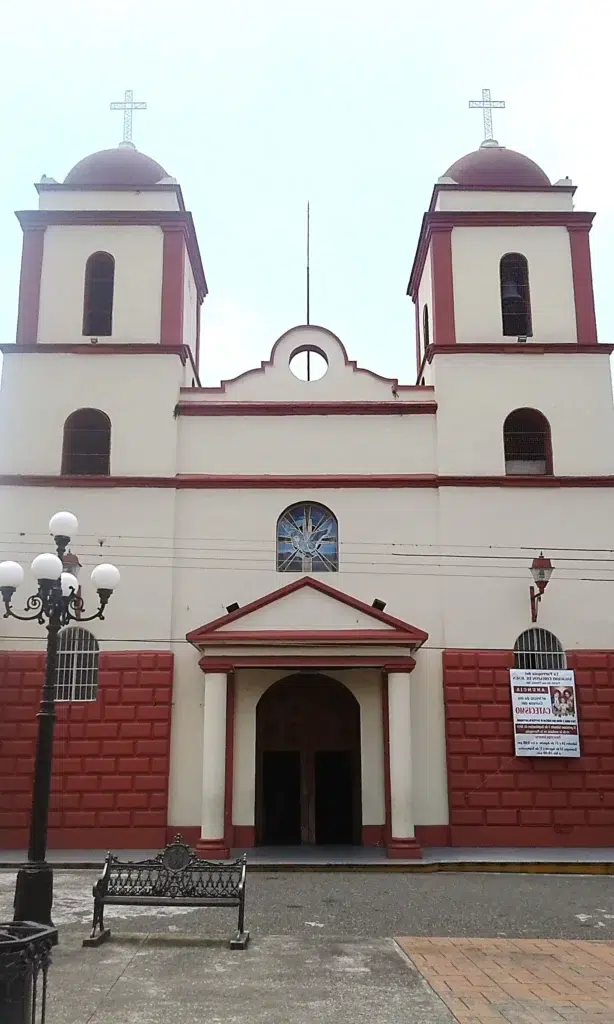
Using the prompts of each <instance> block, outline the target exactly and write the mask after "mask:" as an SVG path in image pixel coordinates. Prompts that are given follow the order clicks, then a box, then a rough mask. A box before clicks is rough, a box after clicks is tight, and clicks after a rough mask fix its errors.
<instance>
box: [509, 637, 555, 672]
mask: <svg viewBox="0 0 614 1024" xmlns="http://www.w3.org/2000/svg"><path fill="white" fill-rule="evenodd" d="M514 668H545V669H559V668H567V658H566V657H565V651H564V650H563V645H562V643H561V641H560V640H559V639H558V637H556V636H555V635H554V633H550V632H549V631H548V630H547V629H526V630H525V631H524V633H521V634H520V636H519V637H518V639H517V640H516V643H515V644H514Z"/></svg>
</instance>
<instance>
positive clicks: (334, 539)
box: [277, 501, 339, 572]
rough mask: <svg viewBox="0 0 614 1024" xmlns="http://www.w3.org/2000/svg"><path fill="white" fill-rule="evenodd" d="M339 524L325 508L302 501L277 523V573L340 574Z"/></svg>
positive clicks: (291, 507)
mask: <svg viewBox="0 0 614 1024" xmlns="http://www.w3.org/2000/svg"><path fill="white" fill-rule="evenodd" d="M338 533H339V530H338V524H337V520H336V518H335V516H334V515H333V513H332V512H331V511H330V509H328V508H326V507H325V506H324V505H317V504H315V503H314V502H311V501H302V502H299V503H298V504H296V505H291V506H290V508H287V509H286V510H285V512H282V514H281V515H280V517H279V519H278V520H277V571H278V572H337V571H338V569H339V541H338Z"/></svg>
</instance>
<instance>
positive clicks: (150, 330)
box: [38, 224, 162, 344]
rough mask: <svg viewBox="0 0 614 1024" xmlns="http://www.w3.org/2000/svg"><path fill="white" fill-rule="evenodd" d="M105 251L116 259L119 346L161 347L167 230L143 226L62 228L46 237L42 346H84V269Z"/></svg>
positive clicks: (115, 332) (116, 336) (115, 318)
mask: <svg viewBox="0 0 614 1024" xmlns="http://www.w3.org/2000/svg"><path fill="white" fill-rule="evenodd" d="M98 251H103V252H108V253H110V254H111V255H112V256H113V258H114V259H115V291H114V299H113V334H112V336H111V337H109V338H105V339H104V340H105V341H107V342H111V341H112V342H114V343H116V344H121V343H127V342H138V343H142V344H154V343H157V342H159V341H160V309H161V296H162V229H161V228H159V227H148V226H143V225H138V224H137V225H131V226H127V227H118V226H113V225H107V226H104V225H100V226H93V225H92V226H89V225H87V226H85V225H84V226H81V225H79V226H76V225H57V226H52V227H48V228H47V229H46V231H45V241H44V249H43V269H42V278H41V293H40V310H39V319H38V341H39V342H40V343H43V344H71V343H74V342H81V343H83V342H84V341H85V340H86V339H85V338H84V336H83V334H82V330H83V293H84V281H85V264H86V262H87V259H88V257H89V256H91V254H92V253H94V252H98Z"/></svg>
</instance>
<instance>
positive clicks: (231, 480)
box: [0, 346, 614, 491]
mask: <svg viewBox="0 0 614 1024" xmlns="http://www.w3.org/2000/svg"><path fill="white" fill-rule="evenodd" d="M600 347H601V346H600ZM0 487H54V488H55V487H79V488H83V487H85V488H95V489H98V488H102V489H106V488H122V487H124V488H135V487H137V488H138V487H142V488H152V489H156V488H157V489H162V490H165V489H171V490H177V491H202V490H206V491H223V490H273V491H280V490H283V491H287V490H297V489H300V490H306V489H308V490H323V489H326V490H331V489H333V490H344V489H351V490H372V489H376V488H377V489H380V490H399V489H400V490H404V489H406V490H409V489H413V488H418V489H420V488H433V489H436V488H438V487H512V488H514V487H541V488H546V489H548V488H551V487H555V488H556V487H599V488H601V487H614V476H608V475H603V476H438V475H437V474H435V473H433V474H428V473H408V474H401V473H399V474H378V475H364V476H361V475H359V474H355V475H349V474H348V475H345V474H335V473H329V474H327V475H321V476H306V475H305V476H262V475H260V476H257V475H250V476H248V475H244V474H242V475H233V476H231V475H226V476H222V475H219V474H198V475H197V474H195V475H193V476H190V475H182V474H178V475H177V476H54V475H53V474H51V473H48V474H17V473H14V474H8V473H6V474H4V475H0Z"/></svg>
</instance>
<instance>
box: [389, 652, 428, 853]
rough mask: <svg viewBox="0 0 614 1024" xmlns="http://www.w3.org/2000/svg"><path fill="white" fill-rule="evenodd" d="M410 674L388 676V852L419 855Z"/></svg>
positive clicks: (391, 673)
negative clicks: (415, 806) (414, 790)
mask: <svg viewBox="0 0 614 1024" xmlns="http://www.w3.org/2000/svg"><path fill="white" fill-rule="evenodd" d="M409 679H410V674H409V672H389V673H388V735H389V757H390V818H391V832H392V841H391V844H390V847H389V853H390V854H391V855H392V856H398V857H416V856H420V855H421V853H420V847H419V846H418V843H417V842H416V838H415V834H414V815H413V806H412V768H411V706H410V682H409Z"/></svg>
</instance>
